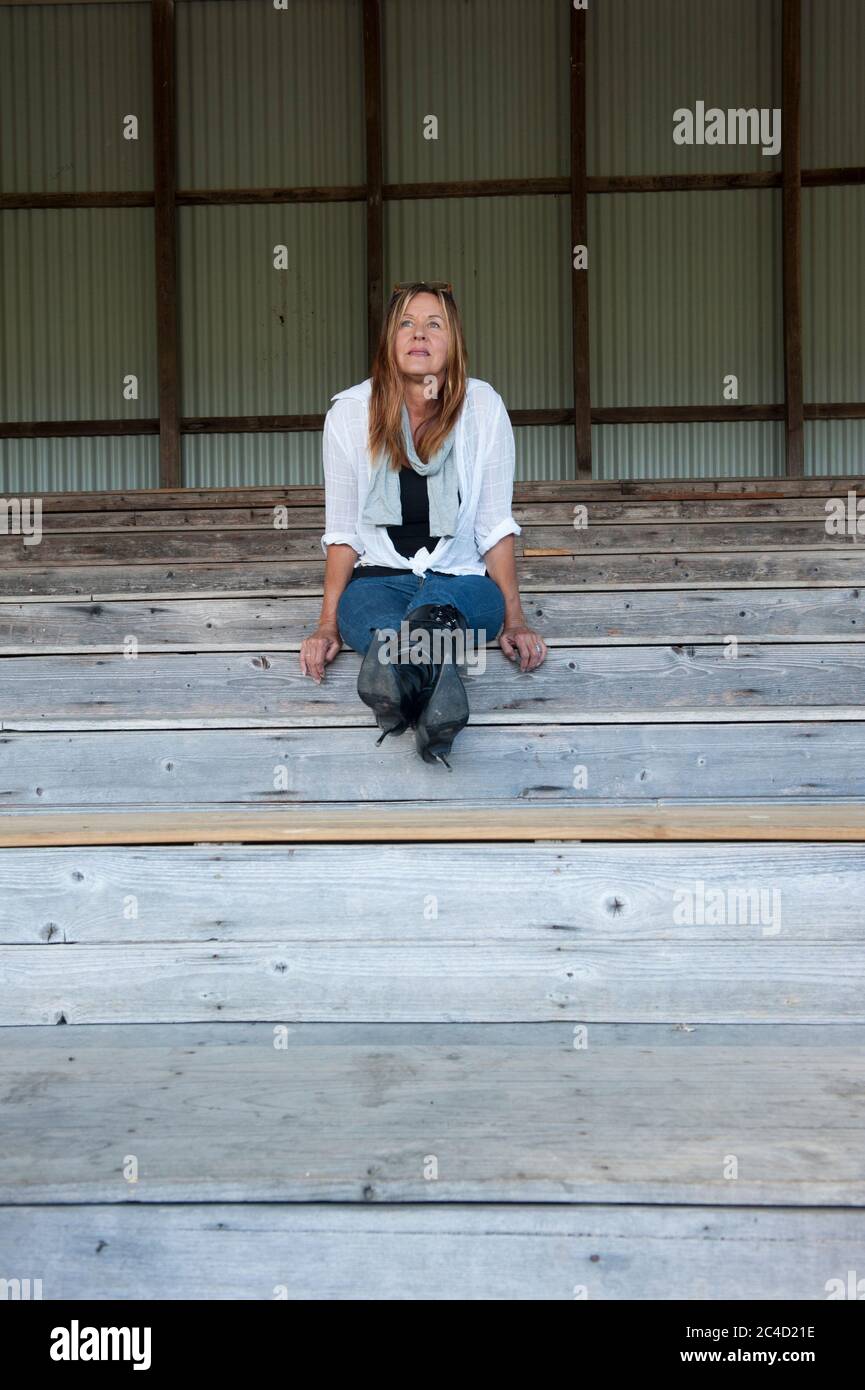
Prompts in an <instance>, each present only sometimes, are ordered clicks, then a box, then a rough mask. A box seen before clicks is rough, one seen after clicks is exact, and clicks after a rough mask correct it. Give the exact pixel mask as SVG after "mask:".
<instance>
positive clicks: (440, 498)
mask: <svg viewBox="0 0 865 1390" xmlns="http://www.w3.org/2000/svg"><path fill="white" fill-rule="evenodd" d="M402 429H403V436H404V438H405V447H406V453H407V454H408V458H409V462H410V463H411V466H412V468H413V469H414V471H415V472H416V473H421V474H424V475H425V476H426V478H427V480H428V481H427V493H428V496H429V534H430V535H431V536H452V535H454V533H455V532H456V526H457V512H458V510H459V495H458V486H457V484H458V476H457V466H456V457H455V455H454V453H453V445H454V433H455V431H454V430H451V432H450V434H449V435H448V436H447V438H446V439H444V440H443V441H442V444H441V447H440V449H439V450H438V452H437V453H435V454H433V456H432V458H431V459H430V461H429V463H422V462H421V460H420V458H419V457H418V453H417V450H416V449H415V446H414V439H413V437H412V432H411V422H410V421H409V417H408V409H407V408H406V405H405V402H403V407H402ZM400 471H401V470H399V469H396V468H391V467H390V463H389V460H388V457H387V455H386V454H384V453H381V454H379V457H378V460H377V463H376V466H375V467H374V468H373V471H372V477H371V479H370V484H369V492H368V493H367V496H366V502H365V504H364V509H363V519H364V521H366V522H368V523H369V524H370V525H372V526H399V525H401V523H402V498H401V494H400V485H399V475H400Z"/></svg>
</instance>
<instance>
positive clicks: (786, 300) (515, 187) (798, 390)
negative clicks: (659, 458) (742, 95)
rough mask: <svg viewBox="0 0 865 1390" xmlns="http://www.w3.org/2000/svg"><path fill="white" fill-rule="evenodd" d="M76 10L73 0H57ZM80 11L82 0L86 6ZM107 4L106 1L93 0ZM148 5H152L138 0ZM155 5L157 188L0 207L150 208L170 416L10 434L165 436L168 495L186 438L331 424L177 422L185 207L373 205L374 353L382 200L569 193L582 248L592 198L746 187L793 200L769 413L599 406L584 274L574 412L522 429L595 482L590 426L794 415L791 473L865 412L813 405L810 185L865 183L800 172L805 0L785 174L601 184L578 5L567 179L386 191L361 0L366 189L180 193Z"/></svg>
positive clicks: (274, 419) (302, 420)
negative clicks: (836, 425) (571, 456)
mask: <svg viewBox="0 0 865 1390" xmlns="http://www.w3.org/2000/svg"><path fill="white" fill-rule="evenodd" d="M54 2H55V3H59V4H64V3H75V2H76V0H54ZM78 2H79V3H80V0H78ZM89 2H90V3H98V2H99V0H89ZM128 3H146V0H128ZM149 3H150V6H151V11H152V34H153V45H152V64H153V96H154V187H153V190H152V191H142V192H88V193H56V194H55V193H6V194H0V211H2V210H8V209H22V208H85V207H89V208H93V207H99V208H117V207H153V208H154V212H155V219H156V221H155V233H156V303H155V311H156V324H157V357H158V379H159V417H158V419H139V420H59V421H58V420H27V421H12V422H0V438H6V439H23V438H31V439H32V438H56V437H58V436H73V435H78V436H99V435H136V434H157V433H158V434H159V437H160V449H159V458H160V463H159V478H160V486H161V487H179V486H181V484H182V461H181V448H180V438H181V435H182V434H191V433H195V434H201V433H208V434H210V433H214V434H215V433H243V432H263V431H267V432H273V431H309V430H316V429H321V427H322V425H323V422H324V416H323V415H269V416H260V415H240V416H219V417H185V418H182V419H181V418H180V416H179V363H180V351H179V343H178V315H177V252H176V222H177V215H176V209H177V207H178V206H202V205H225V204H239V203H284V202H294V203H299V202H305V203H310V202H312V203H321V202H351V201H363V202H365V203H366V208H367V215H366V227H367V267H366V271H367V323H368V333H367V340H368V350H369V354H370V358H371V356H372V353H373V352H374V349H375V345H376V342H377V340H378V334H379V330H380V325H381V320H382V312H383V262H384V253H383V202H384V200H386V199H387V200H391V199H393V200H397V199H413V198H488V197H512V196H514V195H520V194H522V195H537V194H547V195H562V194H568V195H569V196H570V200H571V243H572V246H573V245H578V244H585V243H586V242H587V238H588V215H587V204H588V197H589V195H593V194H599V193H614V192H616V193H621V192H626V193H654V192H665V191H679V190H693V191H706V190H709V189H741V188H778V187H780V188H781V189H782V197H783V243H784V244H783V310H784V382H785V399H784V401H783V402H782V403H780V404H769V405H732V404H724V405H711V406H637V407H629V406H616V407H597V406H596V407H593V406H592V404H591V398H590V381H589V297H588V280H587V277H586V274H585V272H583V271H579V270H573V271H572V332H573V349H574V351H573V359H574V404H573V406H563V407H561V408H560V409H559V408H556V409H542V410H515V411H512V412H511V420H512V422H513V424H515V425H561V424H567V423H569V422H570V423H572V424H573V428H574V436H575V458H576V474H577V478H578V479H580V480H585V481H589V480H591V476H592V446H591V426H592V424H637V423H658V424H660V423H685V422H699V423H703V422H708V421H745V420H748V421H754V420H763V421H770V420H783V421H784V425H785V438H786V449H785V465H786V466H785V476H787V477H801V476H802V474H803V472H804V421H805V420H829V419H836V420H837V419H863V418H865V401H836V402H813V403H806V402H805V401H804V400H803V369H802V285H801V282H802V218H801V210H802V197H801V194H802V188H803V186H810V187H817V186H819V187H826V186H835V185H840V184H854V183H855V184H858V183H863V182H865V166H863V167H859V166H854V167H845V168H824V169H806V170H803V169H802V168H801V158H800V86H801V0H783V20H782V111H783V132H782V133H783V139H782V170H781V172H780V173H779V172H772V173H741V174H730V173H726V174H725V173H718V174H690V175H669V174H661V175H648V176H637V177H634V176H618V177H590V176H589V175H588V174H587V171H586V97H585V72H586V15H585V11H582V10H572V12H571V26H570V143H571V168H570V174H569V176H568V177H564V178H538V179H479V180H470V181H449V182H437V183H410V184H385V183H384V182H383V158H382V104H381V0H362V4H363V53H364V114H365V125H366V182H365V183H364V184H362V185H345V186H327V187H296V188H268V189H254V188H235V189H194V190H193V189H177V188H176V186H175V146H176V120H175V114H176V113H175V54H174V30H175V0H149Z"/></svg>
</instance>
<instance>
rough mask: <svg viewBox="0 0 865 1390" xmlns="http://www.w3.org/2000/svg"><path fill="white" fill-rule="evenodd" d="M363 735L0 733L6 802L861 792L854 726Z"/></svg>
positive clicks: (737, 797)
mask: <svg viewBox="0 0 865 1390" xmlns="http://www.w3.org/2000/svg"><path fill="white" fill-rule="evenodd" d="M375 735H377V730H376V729H374V728H370V729H341V728H331V729H318V730H316V729H312V728H310V729H296V730H278V731H277V730H271V729H207V730H198V729H179V730H174V729H168V730H161V729H160V730H152V731H136V730H131V731H130V730H118V731H115V732H96V733H94V732H72V733H66V734H62V733H45V732H41V731H40V732H39V733H35V734H15V733H6V734H2V735H0V798H2V805H3V806H4V808H8V809H25V808H27V807H37V806H38V807H40V808H41V809H43V810H44V811H48V810H58V811H59V810H61V809H63V808H64V807H66V808H71V807H88V808H90V807H93V806H98V805H102V806H122V805H125V806H129V805H130V804H137V805H138V806H139V807H141V808H144V807H147V806H150V807H153V808H154V809H155V808H157V807H162V808H163V809H169V808H171V807H174V808H176V809H180V808H181V807H184V806H185V805H186V804H187V803H194V804H197V805H211V806H213V807H214V808H216V807H217V806H220V805H222V806H227V805H230V804H232V803H233V804H242V803H247V804H250V805H266V804H268V803H271V804H272V806H273V807H274V808H276V807H278V806H280V805H282V806H291V807H293V809H294V810H295V812H296V813H297V814H300V815H303V814H304V813H305V812H304V806H303V803H305V802H340V801H341V802H368V801H377V802H388V801H391V800H393V801H394V802H402V801H403V800H421V799H426V800H428V801H434V802H439V803H447V802H454V803H456V802H467V803H474V802H476V801H477V800H478V793H479V789H483V799H484V800H487V801H490V802H493V803H496V802H498V803H499V804H500V803H501V802H505V803H511V804H514V803H515V802H516V803H522V802H527V801H535V802H545V801H552V800H556V801H558V802H560V803H561V802H565V803H567V804H570V805H571V806H575V807H578V806H582V807H584V808H588V807H591V806H592V805H593V804H598V803H609V802H619V801H637V802H642V803H643V804H644V805H647V804H648V803H650V802H652V801H655V800H657V799H662V800H663V799H670V800H695V801H700V800H709V801H718V802H720V801H725V800H730V801H735V802H742V801H746V800H767V799H768V800H771V799H775V798H777V799H784V800H786V799H796V800H801V801H803V802H809V801H825V800H826V798H832V797H834V798H838V799H840V800H844V801H858V800H859V799H860V798H865V723H856V722H849V723H820V722H813V723H803V722H795V723H780V722H779V723H756V722H755V723H743V724H714V725H713V724H696V723H695V724H686V725H676V724H657V723H656V724H639V725H632V724H606V725H605V724H586V725H580V726H572V727H567V726H562V725H555V724H554V725H524V726H522V727H520V726H508V725H505V726H499V727H496V728H485V727H484V726H482V725H471V724H470V725H469V726H468V728H466V729H464V730H463V732H462V733H461V734H460V736H459V741H458V744H455V745H454V749H453V756H452V759H451V767H450V769H448V768H446V767H444V766H442V765H441V764H440V763H435V764H430V763H425V762H424V761H423V760H422V759H421V758H419V757H418V755H417V752H416V750H415V746H414V739H413V737H405V736H403V737H402V738H394V737H391V738H390V739H388V740H386V741H385V743H384V744H382V745H381V746H380V747H376V746H375Z"/></svg>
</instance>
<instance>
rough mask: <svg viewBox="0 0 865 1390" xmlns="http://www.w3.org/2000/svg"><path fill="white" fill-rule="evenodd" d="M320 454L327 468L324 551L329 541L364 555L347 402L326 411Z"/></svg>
mask: <svg viewBox="0 0 865 1390" xmlns="http://www.w3.org/2000/svg"><path fill="white" fill-rule="evenodd" d="M321 454H322V465H323V468H324V535H323V536H322V537H321V548H322V551H323V552H324V554H325V555H327V547H328V546H329V545H350V546H352V548H353V549H354V550H356V551H357V553H358V555H362V554H363V552H364V549H365V546H364V544H363V541H362V540H361V538H360V536H359V535H358V534H357V470H356V467H355V450H354V449H353V447H352V443H351V438H350V435H349V418H348V409H347V402H340V401H337V403H336V404H335V405H333V406H331V408H330V410H329V411H328V412H327V414H326V415H325V417H324V430H323V433H322V442H321Z"/></svg>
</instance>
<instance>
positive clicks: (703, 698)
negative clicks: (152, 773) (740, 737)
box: [0, 624, 865, 730]
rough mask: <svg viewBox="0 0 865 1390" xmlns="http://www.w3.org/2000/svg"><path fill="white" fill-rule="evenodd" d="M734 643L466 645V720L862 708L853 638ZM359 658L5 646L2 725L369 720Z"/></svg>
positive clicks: (827, 715) (855, 712) (815, 712)
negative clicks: (535, 654)
mask: <svg viewBox="0 0 865 1390" xmlns="http://www.w3.org/2000/svg"><path fill="white" fill-rule="evenodd" d="M146 630H147V629H146V624H145V625H144V626H143V627H142V628H140V629H139V631H140V632H141V634H142V636H143V635H144V634H145V633H146ZM137 636H138V632H136V631H135V630H134V629H131V630H130V632H129V633H128V634H127V640H137ZM730 650H732V649H731V648H729V647H728V646H723V645H720V644H712V645H705V646H696V645H692V644H687V645H680V644H676V645H674V646H669V647H668V646H651V647H636V646H626V647H610V648H603V647H598V646H593V647H588V648H584V647H570V646H567V647H557V648H555V649H553V650H551V651H550V652H549V653H548V655H547V659H546V661H545V663H544V665H543V666H542V667H540V668H539V669H538V670H537V671H534V672H531V673H527V672H524V671H520V669H519V667H518V666H517V665H515V663H513V662H511V661H510V660H509V659H508V658H507V657H506V656H505V654H504V652H502V651H501V650H500V649H499V648H497V647H489V648H486V649H479V650H473V651H470V652H469V653H468V656H469V664H468V666H467V669H466V671H465V674H464V684H465V688H466V691H467V694H468V699H469V706H470V709H471V714H472V722H473V723H477V724H484V725H512V724H544V725H547V724H559V723H562V722H567V723H571V722H576V723H580V724H584V723H593V722H606V721H609V722H616V723H618V722H643V721H645V720H660V721H664V722H677V721H685V720H692V719H700V720H703V721H707V722H737V721H739V720H742V719H753V720H761V719H765V718H767V717H769V716H771V717H772V718H775V719H791V720H794V719H795V720H801V719H807V718H817V717H819V718H822V719H854V720H858V719H862V718H863V716H865V662H863V659H862V655H861V650H860V646H859V645H858V644H855V643H818V644H813V645H812V644H810V643H791V644H780V643H775V644H771V645H767V646H759V645H756V644H754V643H746V642H744V641H742V642H739V643H738V644H737V646H736V648H735V650H736V656H735V659H733V658H732V657H730V656H729V655H728V653H729V651H730ZM360 663H361V658H360V657H359V656H358V654H357V653H356V652H351V651H349V650H345V651H344V652H343V653H342V654H341V655H340V656H339V657H338V658H337V660H336V661H335V662H333V663H332V664H331V665H330V666H329V667H328V668H327V670H326V672H325V676H324V679H323V680H322V681H321V683H320V684H319V683H317V682H316V681H314V680H312V679H311V678H310V677H308V676H304V675H303V673H302V671H301V669H300V662H299V659H298V656H297V655H296V654H295V653H293V652H281V651H269V652H267V653H265V652H262V651H257V652H254V653H253V652H250V653H248V654H247V653H233V652H224V653H218V654H217V653H194V654H190V655H187V654H185V653H173V654H161V653H157V654H153V653H143V654H140V655H138V656H137V657H136V659H135V660H130V659H127V658H126V657H125V656H122V655H117V654H116V653H115V654H110V653H109V654H105V655H84V656H36V655H32V656H23V657H14V656H9V657H4V658H2V659H0V688H2V692H3V694H2V720H0V728H2V729H4V730H9V729H40V730H41V729H69V728H72V729H76V728H87V727H95V728H102V729H108V728H111V729H121V728H137V729H145V728H175V729H181V728H183V729H191V728H229V727H235V726H238V725H240V726H245V727H268V728H271V727H274V726H277V727H281V726H292V727H310V726H314V727H316V728H324V727H327V728H329V727H333V726H343V727H344V726H362V727H371V726H372V725H374V723H375V721H374V718H373V716H372V714H371V712H370V710H369V709H368V708H367V706H366V705H364V704H363V702H362V701H361V700H360V699H359V698H358V694H357V678H358V671H359V670H360Z"/></svg>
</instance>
